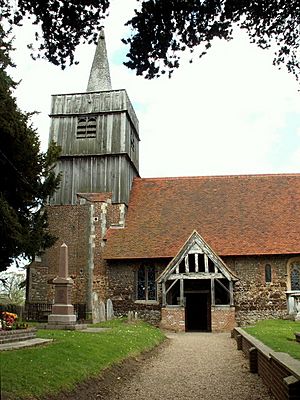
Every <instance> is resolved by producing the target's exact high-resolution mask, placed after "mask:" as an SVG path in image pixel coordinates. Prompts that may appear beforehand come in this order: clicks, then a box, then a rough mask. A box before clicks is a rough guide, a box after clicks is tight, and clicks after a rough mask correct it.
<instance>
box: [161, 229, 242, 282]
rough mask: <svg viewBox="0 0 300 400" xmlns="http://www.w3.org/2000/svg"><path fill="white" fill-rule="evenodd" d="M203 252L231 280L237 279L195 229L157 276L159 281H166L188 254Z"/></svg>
mask: <svg viewBox="0 0 300 400" xmlns="http://www.w3.org/2000/svg"><path fill="white" fill-rule="evenodd" d="M193 253H202V254H206V255H207V256H208V258H210V259H211V261H213V263H214V265H216V266H217V268H218V269H219V270H220V272H221V273H222V274H223V275H224V276H225V277H226V278H227V279H228V280H229V281H237V280H238V277H237V276H236V275H235V274H234V273H233V272H232V271H231V270H230V268H228V267H227V265H226V264H225V263H224V261H223V260H222V259H221V258H220V257H219V256H218V254H217V253H215V252H214V250H213V249H212V248H211V247H210V246H209V245H208V243H206V241H205V240H204V239H203V237H202V236H201V235H200V234H199V233H198V232H197V231H196V230H194V231H193V232H192V234H191V235H190V237H189V238H188V239H187V241H186V242H185V243H184V244H183V246H182V247H181V249H180V250H179V251H178V253H177V254H176V256H175V257H174V258H173V259H172V260H171V261H170V262H169V264H168V265H167V267H166V268H165V269H164V271H163V272H162V273H161V274H160V276H159V277H158V278H157V282H158V283H161V282H163V281H166V280H167V279H168V277H169V276H170V275H171V274H172V273H173V272H174V270H175V268H176V267H177V266H178V265H179V264H180V263H181V262H182V261H183V259H184V258H185V257H186V256H187V255H188V254H193Z"/></svg>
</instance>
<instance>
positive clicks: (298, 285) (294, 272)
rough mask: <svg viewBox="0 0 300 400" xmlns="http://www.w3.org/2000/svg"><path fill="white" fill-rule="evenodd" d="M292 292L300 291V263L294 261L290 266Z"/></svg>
mask: <svg viewBox="0 0 300 400" xmlns="http://www.w3.org/2000/svg"><path fill="white" fill-rule="evenodd" d="M290 280H291V290H300V261H294V262H292V263H291V265H290Z"/></svg>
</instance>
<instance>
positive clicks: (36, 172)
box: [0, 27, 59, 270]
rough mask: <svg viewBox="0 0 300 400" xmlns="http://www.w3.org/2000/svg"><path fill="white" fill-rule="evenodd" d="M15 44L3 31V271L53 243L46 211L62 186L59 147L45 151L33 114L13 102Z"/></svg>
mask: <svg viewBox="0 0 300 400" xmlns="http://www.w3.org/2000/svg"><path fill="white" fill-rule="evenodd" d="M10 50H11V42H9V41H8V40H7V36H6V34H5V32H4V30H3V29H2V28H1V27H0V168H1V174H0V176H1V177H0V270H4V269H5V268H6V267H7V266H8V265H9V264H10V263H11V262H12V261H13V259H14V258H17V257H19V256H23V257H28V258H29V259H32V258H33V257H34V255H35V254H37V253H39V252H40V250H42V249H44V248H46V247H49V246H50V245H52V244H53V243H54V240H55V238H54V237H52V236H51V235H50V234H49V232H47V214H46V212H45V210H44V208H43V205H44V204H45V202H46V200H47V198H48V196H51V195H52V194H53V193H54V191H55V190H56V189H57V187H58V185H59V177H58V176H56V175H55V174H54V171H53V166H54V162H55V160H56V159H57V156H58V155H59V148H58V147H57V146H56V145H55V144H51V145H50V147H49V150H48V151H47V153H42V152H41V151H40V142H39V139H38V134H37V132H36V130H35V129H34V128H33V127H32V125H31V122H30V114H26V113H23V112H21V111H20V110H19V109H18V107H17V104H16V100H15V98H14V97H13V89H14V88H15V86H16V84H15V83H14V82H13V80H12V79H11V78H10V76H9V75H8V74H7V68H8V67H9V66H13V65H12V63H11V60H10V58H9V51H10Z"/></svg>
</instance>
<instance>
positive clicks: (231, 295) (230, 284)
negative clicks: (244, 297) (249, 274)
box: [229, 281, 234, 306]
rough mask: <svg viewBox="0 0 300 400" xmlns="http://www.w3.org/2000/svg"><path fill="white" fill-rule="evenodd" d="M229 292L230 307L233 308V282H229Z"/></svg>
mask: <svg viewBox="0 0 300 400" xmlns="http://www.w3.org/2000/svg"><path fill="white" fill-rule="evenodd" d="M229 291H230V305H231V306H233V305H234V301H233V282H232V281H229Z"/></svg>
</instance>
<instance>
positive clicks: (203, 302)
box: [185, 292, 211, 332]
mask: <svg viewBox="0 0 300 400" xmlns="http://www.w3.org/2000/svg"><path fill="white" fill-rule="evenodd" d="M185 297H186V305H185V326H186V331H198V332H199V331H202V332H203V331H204V332H208V331H211V318H210V296H209V293H207V292H206V293H205V292H204V293H203V292H202V293H199V292H198V293H185Z"/></svg>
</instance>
